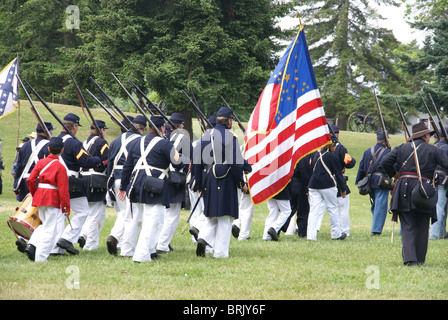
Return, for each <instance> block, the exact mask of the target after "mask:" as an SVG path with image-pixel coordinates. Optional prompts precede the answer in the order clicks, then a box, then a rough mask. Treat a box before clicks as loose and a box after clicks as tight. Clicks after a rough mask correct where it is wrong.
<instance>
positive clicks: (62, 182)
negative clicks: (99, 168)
mask: <svg viewBox="0 0 448 320" xmlns="http://www.w3.org/2000/svg"><path fill="white" fill-rule="evenodd" d="M63 148H64V143H63V141H62V139H61V138H59V137H53V138H51V140H50V143H49V144H48V150H49V151H50V155H49V156H48V157H46V158H44V159H42V160H39V161H38V162H37V164H36V166H35V167H34V169H33V171H31V174H30V176H29V178H28V179H27V180H26V181H27V183H28V189H29V190H30V193H31V195H32V196H33V202H32V205H33V206H36V207H38V208H39V218H40V220H41V221H42V224H41V225H40V226H39V227H38V228H37V229H36V230H35V231H34V232H33V235H32V236H31V239H30V243H29V245H28V247H27V249H26V253H27V255H28V257H29V258H30V259H31V260H34V261H36V262H46V261H47V258H48V256H49V255H50V252H51V250H52V249H53V247H54V246H55V244H56V241H57V238H56V237H57V235H58V234H59V232H58V230H57V228H58V223H57V221H58V216H59V215H62V214H63V215H65V216H68V215H69V214H70V194H69V189H68V176H67V170H66V169H65V166H64V165H63V164H62V163H60V162H59V156H60V154H61V153H62V150H63ZM33 238H34V239H33Z"/></svg>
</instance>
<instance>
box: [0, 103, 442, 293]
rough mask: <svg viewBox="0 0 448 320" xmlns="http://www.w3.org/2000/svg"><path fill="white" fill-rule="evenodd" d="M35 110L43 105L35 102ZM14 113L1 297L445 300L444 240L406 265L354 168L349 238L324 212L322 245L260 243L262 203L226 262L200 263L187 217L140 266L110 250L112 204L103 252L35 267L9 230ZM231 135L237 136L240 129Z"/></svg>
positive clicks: (2, 123)
mask: <svg viewBox="0 0 448 320" xmlns="http://www.w3.org/2000/svg"><path fill="white" fill-rule="evenodd" d="M22 106H23V107H24V108H23V109H22V111H21V123H20V128H21V129H20V132H21V135H22V136H23V135H24V134H26V133H30V132H32V131H34V129H35V126H36V124H35V120H34V119H33V118H32V117H31V116H30V115H27V114H28V113H29V111H28V109H27V107H26V106H27V104H26V102H22ZM52 106H53V105H52ZM53 107H54V110H55V111H56V113H57V114H58V115H60V117H61V118H62V117H63V115H64V113H67V112H73V110H76V111H77V112H76V113H78V114H79V115H80V117H81V123H84V124H85V123H87V121H86V120H85V118H84V116H83V115H82V112H81V110H80V109H73V108H70V107H67V106H62V105H54V106H53ZM38 108H39V111H41V109H43V108H41V106H39V105H38ZM94 111H95V113H94V115H95V114H96V115H97V116H98V118H100V119H107V117H105V116H104V113H103V111H102V110H94ZM16 114H17V112H16V113H14V114H12V115H9V116H7V117H5V118H3V119H1V120H0V138H1V139H2V141H3V157H4V160H5V163H6V166H7V168H6V170H5V171H3V180H4V182H3V183H4V186H3V194H2V195H1V196H0V200H1V203H2V206H1V207H0V299H1V300H10V299H19V300H21V299H37V300H40V299H50V300H60V299H83V300H84V299H89V300H90V299H105V300H109V299H120V300H128V299H160V300H166V299H170V300H204V299H208V300H229V299H231V300H297V299H305V300H308V299H312V300H315V299H319V300H322V299H323V300H335V299H350V300H366V299H367V300H368V299H381V300H383V299H403V300H408V299H409V300H430V299H440V300H444V299H446V298H447V297H448V281H447V277H446V273H447V259H448V257H447V244H448V242H447V241H445V240H438V241H430V242H429V250H428V255H427V261H426V266H422V267H403V266H402V258H401V239H400V236H399V234H398V231H399V225H395V233H394V241H393V243H391V232H392V222H391V221H390V215H389V216H388V218H387V221H386V224H385V227H384V232H383V235H381V236H379V237H371V236H370V226H371V214H370V205H369V200H368V198H367V197H363V196H360V195H358V193H357V192H356V186H355V185H354V180H355V176H356V171H357V167H358V166H356V167H355V168H354V169H351V170H348V171H347V174H348V176H349V186H350V187H351V189H352V191H353V192H352V193H351V195H350V218H351V233H350V237H349V238H347V239H346V240H344V241H333V240H331V239H330V228H329V219H328V216H327V215H325V217H324V220H323V225H322V228H321V231H320V232H319V234H318V241H317V242H310V241H307V240H305V239H299V238H298V237H297V236H286V235H284V234H283V233H282V234H281V236H280V241H279V242H266V241H263V240H261V236H262V232H263V226H264V219H265V217H266V216H267V208H266V205H265V204H260V205H258V206H256V208H255V214H254V219H253V227H252V230H251V239H250V240H248V241H243V242H240V241H238V240H236V239H234V238H232V240H231V243H230V257H229V258H228V259H214V258H212V257H210V256H206V257H205V258H198V257H196V254H195V249H196V246H195V244H194V243H193V242H192V240H191V236H190V234H189V233H188V231H187V232H185V233H184V234H181V233H180V230H181V229H182V228H183V227H184V225H185V222H186V220H187V218H188V215H189V212H187V211H182V216H181V220H180V223H179V227H178V230H177V232H176V234H175V236H174V239H173V241H172V247H173V248H174V252H172V253H169V254H166V255H163V256H162V257H161V258H160V259H158V260H155V261H153V262H151V263H146V264H134V263H133V262H132V261H131V260H130V259H127V258H119V257H113V256H111V255H109V254H108V253H107V249H106V238H107V236H108V235H109V231H110V229H111V228H112V226H113V223H114V221H115V217H116V214H115V212H114V210H113V209H112V208H108V209H107V217H106V222H105V225H104V228H103V231H102V234H101V240H100V248H99V249H98V250H96V251H93V252H85V251H81V253H80V255H79V256H70V255H66V256H63V257H51V258H50V259H49V262H48V263H45V264H42V263H41V264H36V263H33V262H31V261H29V260H28V259H27V258H26V256H25V255H24V254H21V253H19V252H18V251H17V250H16V246H15V244H14V242H15V237H14V235H13V233H12V231H11V230H10V229H9V228H8V227H7V224H6V222H7V220H8V218H9V216H11V215H12V214H13V213H14V212H15V208H16V207H17V206H18V205H19V203H18V202H17V201H15V198H14V196H13V195H12V191H11V185H12V179H11V176H10V174H9V173H10V170H11V163H12V159H13V157H14V149H15V146H16V139H17V115H16ZM41 114H42V115H43V117H44V119H46V121H48V119H50V118H49V117H48V115H47V114H46V113H45V112H43V110H42V111H41ZM50 121H51V122H53V124H55V123H56V121H52V120H50ZM107 124H108V127H109V128H111V130H109V138H108V140H109V142H110V141H112V139H113V138H114V137H116V136H117V135H118V132H119V130H118V127H117V126H116V125H114V124H113V123H111V122H107ZM56 126H57V127H59V125H58V124H56ZM115 127H116V128H115ZM86 128H87V126H84V127H83V130H86ZM58 131H59V129H58ZM235 132H238V134H240V131H239V130H238V129H237V127H236V126H235ZM79 137H80V139H81V140H82V139H85V138H86V137H87V133H86V132H85V131H83V132H81V133H80V134H79ZM340 140H341V142H342V143H343V144H344V145H345V146H346V147H347V149H348V150H349V153H350V154H351V155H352V157H354V158H355V159H356V160H357V161H358V162H359V161H360V159H361V155H362V153H363V151H364V150H365V149H367V148H368V147H370V146H372V145H373V144H374V143H375V135H373V134H366V133H352V132H341V135H340ZM401 142H403V137H402V136H401V137H400V136H392V137H391V144H392V146H396V145H398V144H400V143H401Z"/></svg>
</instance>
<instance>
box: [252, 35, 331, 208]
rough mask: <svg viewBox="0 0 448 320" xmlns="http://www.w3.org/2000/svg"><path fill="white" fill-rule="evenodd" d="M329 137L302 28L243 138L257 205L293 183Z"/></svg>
mask: <svg viewBox="0 0 448 320" xmlns="http://www.w3.org/2000/svg"><path fill="white" fill-rule="evenodd" d="M330 141H331V138H330V133H329V129H328V125H327V120H326V118H325V112H324V109H323V107H322V101H321V98H320V92H319V89H318V87H317V83H316V77H315V75H314V70H313V66H312V64H311V59H310V55H309V52H308V45H307V43H306V39H305V34H304V31H303V26H301V27H300V29H299V31H298V33H297V35H296V37H295V38H294V39H293V41H292V42H291V44H290V45H289V47H288V49H287V50H286V52H285V54H284V55H283V57H282V58H281V59H280V62H279V64H278V65H277V68H276V69H275V71H274V73H273V74H272V76H271V78H270V79H269V81H268V83H267V85H266V87H265V88H264V90H263V92H262V93H261V95H260V98H259V100H258V103H257V105H256V107H255V109H254V111H253V112H252V115H251V117H250V119H249V123H248V126H247V131H246V134H245V148H244V153H245V159H246V160H247V161H248V162H249V163H250V164H251V165H252V172H251V173H250V174H248V185H249V188H250V193H251V196H252V201H253V203H254V204H258V203H261V202H263V201H266V200H268V199H269V198H272V197H273V196H275V195H276V194H278V193H279V192H280V191H282V190H283V189H284V188H285V187H286V185H287V184H288V183H289V181H290V179H291V177H292V174H293V172H294V167H295V165H296V164H297V162H298V161H299V160H300V159H301V158H302V157H304V156H305V155H307V154H309V153H311V152H314V151H316V150H318V149H319V148H321V147H323V146H324V145H326V144H328V143H330Z"/></svg>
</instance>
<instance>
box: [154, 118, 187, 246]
mask: <svg viewBox="0 0 448 320" xmlns="http://www.w3.org/2000/svg"><path fill="white" fill-rule="evenodd" d="M170 120H171V122H173V123H174V124H175V125H176V127H177V128H176V129H175V130H173V131H172V132H171V134H170V138H169V140H170V141H171V142H172V143H173V145H174V147H175V148H176V150H177V152H179V153H180V154H182V156H183V157H182V158H183V160H184V161H185V162H184V163H183V167H182V168H178V169H175V168H174V167H173V166H172V165H170V170H169V177H170V178H169V181H170V183H169V186H170V198H171V199H170V205H169V207H168V208H166V210H165V217H164V220H163V227H162V230H161V232H160V235H159V239H158V243H157V253H167V252H170V251H172V250H173V248H172V247H171V245H170V242H171V239H172V238H173V235H174V232H175V231H176V228H177V225H178V224H179V219H180V211H181V209H182V207H185V195H186V191H187V189H186V181H187V172H188V167H189V165H190V154H191V153H192V145H191V142H190V137H189V134H188V132H187V131H186V130H185V129H184V116H183V115H182V114H180V113H173V114H172V115H171V117H170ZM168 126H170V124H168ZM173 129H174V128H173Z"/></svg>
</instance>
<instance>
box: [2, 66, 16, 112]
mask: <svg viewBox="0 0 448 320" xmlns="http://www.w3.org/2000/svg"><path fill="white" fill-rule="evenodd" d="M18 71H19V62H18V59H17V58H16V59H14V60H12V61H11V62H10V63H9V64H8V65H7V66H6V67H5V68H4V69H3V70H2V71H1V72H0V119H1V118H3V117H4V116H6V115H8V114H10V113H11V112H13V111H15V110H16V109H17V108H18V106H19V97H18V96H17V84H18V81H17V77H16V75H17V74H18Z"/></svg>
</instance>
